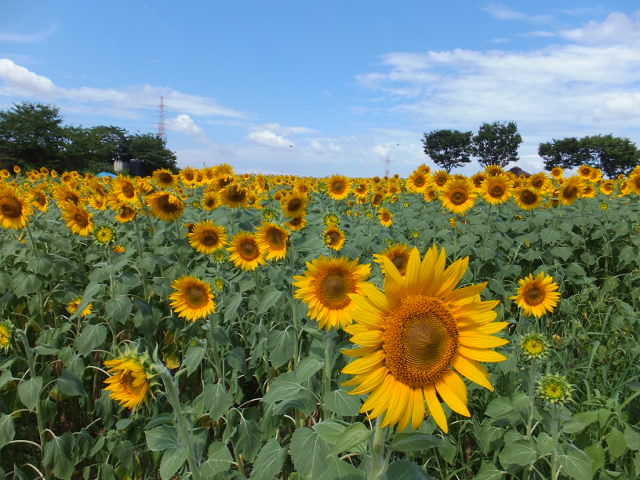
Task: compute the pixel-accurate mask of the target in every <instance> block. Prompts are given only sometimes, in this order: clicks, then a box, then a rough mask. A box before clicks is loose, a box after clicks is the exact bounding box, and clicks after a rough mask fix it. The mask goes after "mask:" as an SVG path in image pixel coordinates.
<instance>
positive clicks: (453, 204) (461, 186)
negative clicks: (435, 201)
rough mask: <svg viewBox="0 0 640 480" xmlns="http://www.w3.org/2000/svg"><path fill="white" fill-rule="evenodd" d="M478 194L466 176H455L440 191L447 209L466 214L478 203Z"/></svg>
mask: <svg viewBox="0 0 640 480" xmlns="http://www.w3.org/2000/svg"><path fill="white" fill-rule="evenodd" d="M477 198H478V195H477V194H476V192H475V191H474V188H473V183H472V182H471V181H470V180H469V179H468V178H466V177H454V178H452V179H451V180H449V181H448V182H447V183H446V184H445V185H444V186H443V187H442V190H441V191H440V201H441V202H442V206H443V207H445V208H446V209H447V210H450V211H451V212H453V213H457V214H459V215H464V214H465V213H466V212H467V211H468V210H469V209H470V208H471V207H473V206H474V205H475V203H476V199H477Z"/></svg>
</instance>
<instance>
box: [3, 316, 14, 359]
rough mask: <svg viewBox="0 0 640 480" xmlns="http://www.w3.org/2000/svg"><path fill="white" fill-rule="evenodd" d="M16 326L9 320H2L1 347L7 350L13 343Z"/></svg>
mask: <svg viewBox="0 0 640 480" xmlns="http://www.w3.org/2000/svg"><path fill="white" fill-rule="evenodd" d="M14 330H15V327H14V326H13V323H11V322H10V321H9V320H0V348H2V349H3V350H4V351H5V352H7V350H9V347H10V346H11V344H12V343H13V332H14Z"/></svg>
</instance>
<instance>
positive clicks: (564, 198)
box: [558, 177, 584, 205]
mask: <svg viewBox="0 0 640 480" xmlns="http://www.w3.org/2000/svg"><path fill="white" fill-rule="evenodd" d="M583 190H584V181H583V180H582V179H581V178H580V177H571V178H569V179H568V180H567V181H566V182H565V183H564V184H563V185H562V188H560V192H559V193H558V200H559V201H560V203H562V204H563V205H572V204H573V203H574V202H575V201H576V200H577V199H578V197H580V196H581V195H582V191H583Z"/></svg>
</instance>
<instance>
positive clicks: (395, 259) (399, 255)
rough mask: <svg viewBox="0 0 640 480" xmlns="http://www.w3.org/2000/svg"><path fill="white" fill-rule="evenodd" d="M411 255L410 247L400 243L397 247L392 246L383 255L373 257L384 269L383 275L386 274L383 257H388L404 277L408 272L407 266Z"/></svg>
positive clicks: (378, 254) (377, 254)
mask: <svg viewBox="0 0 640 480" xmlns="http://www.w3.org/2000/svg"><path fill="white" fill-rule="evenodd" d="M410 253H411V249H410V248H409V245H407V244H406V243H398V244H396V245H391V246H390V247H389V248H387V249H386V250H385V251H384V252H382V253H376V254H374V255H373V258H374V260H375V261H376V262H377V263H379V264H380V268H381V269H382V273H385V269H384V261H383V260H382V257H387V258H388V259H389V260H391V263H393V264H394V265H395V267H396V268H397V269H398V272H400V275H404V274H405V272H406V271H407V264H408V263H409V254H410Z"/></svg>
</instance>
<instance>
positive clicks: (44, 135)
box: [0, 102, 64, 169]
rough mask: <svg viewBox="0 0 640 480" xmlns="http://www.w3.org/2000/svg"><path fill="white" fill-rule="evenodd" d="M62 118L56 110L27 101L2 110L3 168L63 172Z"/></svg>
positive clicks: (0, 142)
mask: <svg viewBox="0 0 640 480" xmlns="http://www.w3.org/2000/svg"><path fill="white" fill-rule="evenodd" d="M63 146H64V133H63V128H62V117H61V116H60V112H59V110H58V108H57V107H54V106H50V105H43V104H41V103H29V102H24V103H20V104H14V105H13V107H12V108H11V109H9V110H6V111H0V167H2V168H8V167H11V166H12V165H19V166H20V167H23V168H35V167H40V166H42V165H46V166H47V167H49V168H56V169H62V168H63V161H62V157H61V151H62V148H63Z"/></svg>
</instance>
